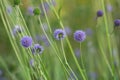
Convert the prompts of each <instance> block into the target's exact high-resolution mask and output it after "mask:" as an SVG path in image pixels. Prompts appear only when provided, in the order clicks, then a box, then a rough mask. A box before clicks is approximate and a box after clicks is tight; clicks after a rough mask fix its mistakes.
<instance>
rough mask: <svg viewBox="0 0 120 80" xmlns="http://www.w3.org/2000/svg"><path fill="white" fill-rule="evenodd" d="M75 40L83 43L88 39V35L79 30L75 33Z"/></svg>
mask: <svg viewBox="0 0 120 80" xmlns="http://www.w3.org/2000/svg"><path fill="white" fill-rule="evenodd" d="M74 39H75V40H76V41H78V42H83V41H84V40H85V39H86V33H85V32H84V31H82V30H77V31H76V32H75V33H74Z"/></svg>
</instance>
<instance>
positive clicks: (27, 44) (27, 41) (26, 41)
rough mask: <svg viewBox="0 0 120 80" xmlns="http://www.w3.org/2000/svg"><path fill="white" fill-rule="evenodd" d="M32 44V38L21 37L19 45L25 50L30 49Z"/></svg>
mask: <svg viewBox="0 0 120 80" xmlns="http://www.w3.org/2000/svg"><path fill="white" fill-rule="evenodd" d="M32 42H33V40H32V38H31V37H29V36H24V37H22V39H21V45H22V46H23V47H25V48H28V47H30V46H31V45H32Z"/></svg>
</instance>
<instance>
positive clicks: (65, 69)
mask: <svg viewBox="0 0 120 80" xmlns="http://www.w3.org/2000/svg"><path fill="white" fill-rule="evenodd" d="M38 19H39V21H40V24H41V28H42V30H43V33H44V34H45V36H46V38H47V40H48V42H49V43H50V45H51V46H52V48H53V50H54V51H55V54H56V56H57V57H58V59H59V61H60V63H61V64H62V66H63V67H64V69H65V71H67V69H66V67H65V66H64V64H63V62H62V60H61V58H60V57H59V56H58V54H57V51H56V49H55V47H54V45H53V44H52V43H51V41H50V40H49V38H48V36H47V34H46V32H45V30H44V28H43V26H42V22H41V19H40V16H39V17H38ZM67 73H69V72H68V71H67Z"/></svg>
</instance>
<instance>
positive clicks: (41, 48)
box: [34, 44, 44, 54]
mask: <svg viewBox="0 0 120 80" xmlns="http://www.w3.org/2000/svg"><path fill="white" fill-rule="evenodd" d="M34 50H35V52H36V53H40V54H41V53H42V52H43V50H44V48H43V47H42V46H41V45H39V44H34Z"/></svg>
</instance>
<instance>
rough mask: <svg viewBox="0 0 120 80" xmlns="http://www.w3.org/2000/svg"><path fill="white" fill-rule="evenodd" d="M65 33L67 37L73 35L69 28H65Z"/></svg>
mask: <svg viewBox="0 0 120 80" xmlns="http://www.w3.org/2000/svg"><path fill="white" fill-rule="evenodd" d="M65 32H66V34H67V35H71V33H72V31H71V29H70V28H69V27H65Z"/></svg>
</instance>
